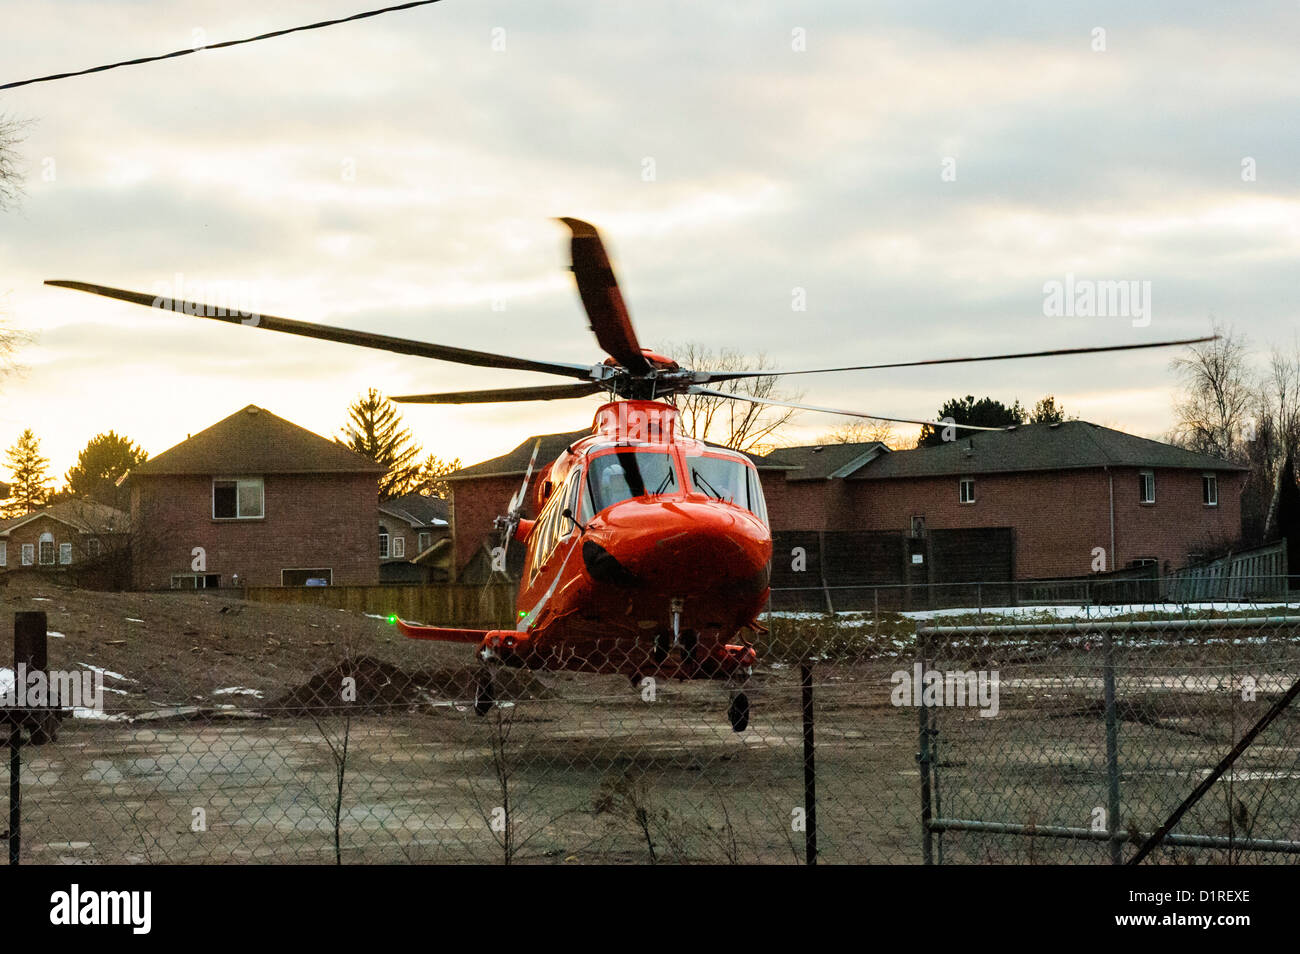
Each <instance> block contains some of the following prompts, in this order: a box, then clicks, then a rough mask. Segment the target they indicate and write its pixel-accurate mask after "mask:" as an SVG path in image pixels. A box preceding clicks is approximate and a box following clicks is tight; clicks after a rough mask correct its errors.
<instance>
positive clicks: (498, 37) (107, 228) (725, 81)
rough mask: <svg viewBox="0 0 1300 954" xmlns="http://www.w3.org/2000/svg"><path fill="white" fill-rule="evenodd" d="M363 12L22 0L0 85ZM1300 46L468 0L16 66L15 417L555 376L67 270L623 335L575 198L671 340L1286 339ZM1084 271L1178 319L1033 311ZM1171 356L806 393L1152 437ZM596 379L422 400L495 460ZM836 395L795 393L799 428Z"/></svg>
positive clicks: (1040, 23)
mask: <svg viewBox="0 0 1300 954" xmlns="http://www.w3.org/2000/svg"><path fill="white" fill-rule="evenodd" d="M371 5H375V6H377V5H380V3H379V2H378V0H371V2H370V3H367V0H311V2H303V0H277V2H274V3H265V2H264V3H248V2H242V0H236V2H230V0H223V2H217V0H172V2H163V0H120V2H103V0H101V2H80V0H57V2H55V0H46V2H39V0H36V2H22V3H17V2H13V3H11V4H9V5H8V7H7V9H6V11H5V14H6V15H5V20H6V28H5V29H4V31H3V33H2V34H0V83H3V82H10V81H13V80H19V79H25V78H28V77H31V76H39V75H44V74H48V73H54V72H61V71H65V70H71V69H79V68H83V67H87V66H92V65H97V64H100V63H106V62H111V61H114V60H120V59H127V58H132V57H136V56H141V55H146V54H151V53H161V52H167V51H170V50H174V49H179V48H186V47H191V46H194V45H196V44H201V43H203V42H205V41H206V42H209V43H211V42H218V41H221V40H225V39H233V38H238V37H242V36H248V35H252V34H256V33H261V32H265V31H269V30H274V29H279V28H284V27H289V26H294V25H297V24H300V23H307V22H311V21H314V20H319V19H324V18H328V17H335V16H341V15H346V14H350V13H354V12H357V11H359V10H363V9H366V8H367V7H368V6H371ZM196 31H197V32H196ZM1298 41H1300V5H1297V4H1296V3H1294V2H1286V3H1280V2H1279V3H1238V4H1223V3H1217V2H1216V3H1207V2H1194V0H1180V2H1152V3H1145V4H1140V5H1134V4H1131V3H1129V2H1091V3H1086V4H1082V3H1056V4H1036V3H1029V2H1023V3H1012V2H1002V3H985V4H979V3H969V2H959V0H951V2H934V3H926V2H903V0H899V2H884V3H871V4H864V3H861V2H857V0H854V2H848V0H843V2H842V0H805V2H783V3H775V2H771V3H764V2H758V3H739V2H726V3H723V2H717V3H708V4H702V3H698V2H685V0H680V2H679V0H660V2H656V3H644V2H640V3H633V2H624V0H599V2H598V0H549V2H547V3H545V4H541V3H537V4H523V3H519V2H506V0H444V2H442V3H439V4H435V5H433V6H429V7H422V8H418V9H415V10H411V11H406V12H400V13H394V14H390V15H387V16H384V17H379V18H375V19H370V20H365V21H361V22H358V23H352V24H346V25H342V26H337V27H331V28H328V29H326V30H319V31H313V32H308V33H300V34H296V35H293V36H289V37H284V38H280V39H275V40H269V41H266V42H261V43H255V44H250V45H247V46H242V47H237V48H234V49H229V50H217V51H208V52H203V53H200V54H198V55H195V56H186V57H181V58H179V59H175V60H170V61H166V62H162V63H155V64H150V65H145V66H138V67H130V68H125V69H121V70H116V71H112V72H107V73H100V74H94V75H90V76H86V77H79V78H73V79H67V80H63V81H59V82H55V83H46V84H38V85H34V86H28V87H24V88H22V89H18V90H12V91H4V92H0V114H4V115H7V116H9V117H11V118H18V119H27V120H30V121H31V125H30V126H29V127H28V129H27V134H26V139H25V141H24V142H23V143H22V145H21V147H20V148H21V155H20V158H21V166H22V168H23V171H24V172H25V175H26V180H25V189H26V195H25V198H24V199H23V201H22V202H21V204H20V205H19V206H18V207H17V208H15V209H13V210H11V211H9V212H6V213H0V307H2V308H3V310H4V312H5V313H6V314H7V315H8V320H9V321H10V322H11V323H12V324H16V325H18V326H19V327H21V328H22V329H24V330H26V331H29V332H31V333H32V335H33V336H34V340H33V343H32V344H31V345H30V346H29V347H28V348H27V349H26V350H25V353H24V355H23V362H24V363H25V365H26V371H25V372H24V374H23V375H22V376H21V377H19V378H16V379H15V378H11V379H9V380H7V381H5V382H3V385H2V389H0V445H2V446H8V445H9V444H11V443H12V442H13V439H14V438H15V437H16V436H17V434H18V432H19V431H20V430H21V429H22V428H24V427H31V428H33V430H35V431H36V433H37V434H38V435H39V436H40V437H41V439H42V442H43V447H44V449H45V451H46V453H47V455H48V456H49V457H50V458H51V459H52V464H53V469H54V470H55V472H56V473H58V474H59V475H62V473H63V472H64V470H66V468H67V467H68V466H70V465H71V464H72V463H73V461H74V460H75V455H76V452H77V450H78V449H80V448H81V447H82V446H84V444H85V442H86V441H87V440H88V439H89V438H90V437H91V436H93V435H94V434H95V433H97V432H100V431H104V430H108V429H114V430H117V431H118V432H119V433H125V434H127V435H129V436H131V437H133V438H134V439H136V440H137V441H139V442H140V443H142V444H143V445H144V447H145V448H146V449H147V450H148V451H149V452H151V453H158V452H160V451H162V450H165V449H166V448H167V447H170V446H171V445H173V444H175V443H176V442H177V441H179V440H183V439H184V438H185V436H186V435H187V434H189V433H193V432H196V431H199V430H201V429H203V428H205V427H207V426H208V425H210V424H212V423H214V422H215V421H216V420H218V419H220V418H222V417H224V416H226V415H227V414H230V413H231V412H233V411H234V410H237V409H238V408H240V407H242V406H244V405H246V404H250V403H254V404H258V405H261V406H263V407H266V408H268V409H270V410H271V411H273V412H274V413H276V414H279V415H281V416H282V417H285V418H288V419H290V420H292V421H294V422H296V423H299V424H301V425H303V426H305V427H308V428H311V429H312V430H315V431H317V432H319V433H321V434H326V435H331V436H332V435H334V434H336V433H337V431H338V428H339V426H340V425H341V424H342V422H343V419H344V416H345V410H346V407H347V405H348V404H349V402H350V401H351V400H352V399H353V398H354V397H356V396H357V395H358V394H359V393H360V392H362V391H364V390H365V389H366V388H367V387H370V386H374V387H377V388H379V389H381V390H383V391H385V392H387V393H392V394H401V393H405V392H412V391H417V392H418V391H429V390H444V389H445V390H453V389H459V388H486V387H498V386H499V387H506V386H512V385H519V384H527V383H534V382H535V383H556V379H545V378H539V377H538V376H536V375H532V374H528V373H522V372H507V371H494V370H490V369H479V368H463V367H458V366H454V365H448V364H444V363H440V362H433V361H427V360H421V359H416V358H407V357H401V356H397V355H387V354H384V353H381V352H373V351H367V350H362V349H356V348H350V347H348V346H344V345H337V344H329V343H324V342H312V341H307V340H303V339H298V338H294V337H290V336H284V335H276V334H272V333H269V332H264V331H258V330H255V329H250V328H241V327H232V326H229V325H224V324H220V323H217V322H204V321H201V320H199V319H195V318H186V317H184V316H176V315H172V314H167V313H162V312H154V311H150V310H146V309H143V308H139V307H137V306H131V305H126V304H119V303H116V302H111V301H107V300H104V299H96V298H92V297H89V296H85V295H81V294H78V293H75V292H70V291H64V290H59V289H54V288H47V287H44V286H43V285H42V284H41V282H42V281H43V280H44V279H46V278H65V279H77V280H83V281H91V282H97V283H101V284H108V285H116V286H119V287H126V288H135V289H140V290H143V291H149V292H156V291H159V290H166V289H169V288H174V287H176V286H178V285H179V286H182V287H184V288H186V289H212V290H222V289H225V290H227V293H230V294H237V295H239V296H241V297H242V298H243V299H245V300H247V301H248V302H249V303H250V304H252V305H253V306H254V307H255V308H256V309H257V310H259V311H261V312H264V313H269V314H275V315H282V316H286V317H292V318H300V319H304V320H309V321H321V322H326V323H330V324H336V325H344V326H348V327H355V328H363V329H367V330H371V331H376V332H384V333H388V334H394V335H399V336H404V337H413V338H423V339H427V340H432V341H438V342H441V343H445V344H451V345H458V346H462V347H468V348H477V349H483V350H491V351H508V352H512V353H519V354H524V355H529V356H534V357H538V358H549V359H556V360H561V361H581V362H586V361H596V360H599V359H600V358H601V357H602V356H601V355H600V354H599V353H598V350H597V348H596V346H595V342H594V340H592V338H591V336H590V333H589V332H588V330H587V327H586V321H585V317H584V316H583V314H582V311H581V306H580V304H579V302H578V299H577V296H576V293H575V291H574V288H573V286H572V280H571V276H570V275H569V274H568V272H567V271H566V267H567V264H568V261H567V242H566V238H567V232H566V230H565V229H563V228H562V227H561V226H560V225H558V224H557V223H556V222H554V221H553V220H552V217H553V216H557V215H572V216H577V217H581V218H586V219H589V220H590V221H592V222H593V223H595V224H596V225H597V226H599V227H600V228H601V229H602V231H603V232H604V235H605V238H606V241H607V243H608V244H609V247H610V250H611V252H612V254H613V256H614V258H615V267H616V268H617V269H618V271H619V275H620V280H621V282H622V286H623V291H624V294H625V296H626V297H627V300H628V303H629V306H630V308H631V310H632V314H633V318H634V320H635V321H636V323H637V327H638V330H639V332H640V335H641V338H642V343H643V344H646V345H647V346H651V347H654V346H659V345H662V344H664V343H665V342H685V341H695V342H699V343H700V344H702V345H704V346H706V347H711V348H715V349H716V348H723V347H732V348H738V349H741V350H743V351H746V352H760V351H761V352H765V353H766V354H767V355H768V356H770V358H771V359H772V360H773V361H774V362H775V363H776V364H777V365H779V366H781V367H785V368H799V367H817V366H822V365H832V366H833V365H838V364H844V363H867V362H876V361H882V360H903V359H908V358H922V357H937V356H946V355H956V354H974V353H992V352H998V351H1019V350H1036V349H1039V348H1046V347H1068V346H1079V345H1088V344H1102V343H1132V342H1140V341H1150V340H1157V339H1160V338H1180V337H1188V336H1192V335H1196V334H1200V333H1203V332H1204V331H1205V330H1206V328H1207V326H1208V322H1209V318H1210V316H1211V315H1213V316H1217V317H1218V318H1219V319H1221V320H1224V321H1229V322H1232V323H1233V325H1234V326H1235V327H1236V328H1237V329H1239V330H1240V331H1242V332H1245V333H1246V334H1247V335H1248V336H1249V337H1250V339H1251V342H1252V344H1254V345H1255V346H1256V347H1257V348H1258V349H1260V350H1261V351H1262V350H1266V349H1267V347H1268V346H1269V345H1270V344H1271V343H1287V344H1289V343H1290V342H1291V341H1292V340H1293V338H1294V335H1295V333H1296V331H1295V329H1296V326H1297V322H1296V318H1297V314H1298V311H1300V309H1298V308H1297V301H1296V290H1297V288H1298V287H1300V135H1298V133H1300V130H1298V129H1297V122H1300V120H1298V118H1297V117H1300V69H1297V68H1296V66H1297V59H1296V49H1297V45H1298ZM651 171H652V172H653V175H650V174H649V172H651ZM1067 275H1073V276H1074V280H1075V281H1076V282H1078V281H1085V282H1086V281H1134V282H1139V283H1145V282H1149V283H1150V284H1149V286H1143V285H1139V286H1137V287H1138V288H1139V289H1141V288H1143V287H1146V288H1149V289H1150V301H1149V303H1147V305H1148V307H1149V312H1148V313H1147V314H1146V315H1145V316H1143V315H1124V316H1101V315H1092V316H1080V315H1073V316H1066V315H1054V314H1045V295H1044V286H1045V284H1047V283H1050V282H1053V281H1060V282H1064V281H1065V279H1066V276H1067ZM795 289H803V290H804V294H805V295H806V310H803V311H798V310H794V308H793V305H792V303H793V300H794V299H793V296H794V294H795V293H794V290H795ZM494 300H496V301H497V302H499V303H501V304H504V310H499V309H494V307H493V303H494ZM1048 310H1050V309H1048ZM1169 358H1170V354H1169V353H1161V352H1137V353H1132V354H1127V355H1118V356H1104V357H1090V358H1089V357H1084V358H1069V359H1056V360H1044V361H1038V362H1006V363H997V364H985V365H970V366H956V367H954V368H947V369H944V368H934V369H927V370H912V371H888V372H868V373H850V374H842V375H824V376H815V377H807V378H799V379H793V381H795V382H797V385H792V387H791V388H790V390H791V391H792V392H801V393H802V395H803V399H804V400H805V401H807V402H810V403H820V404H829V405H834V406H840V407H852V408H858V409H861V410H864V411H873V412H877V413H882V414H898V415H903V416H916V415H921V416H928V415H930V414H933V413H934V411H935V410H936V409H937V408H938V406H939V405H940V404H941V403H942V402H943V401H944V400H945V399H947V398H949V397H951V396H954V395H963V394H967V393H973V394H976V395H984V394H989V395H992V396H994V397H997V398H999V399H1002V400H1005V401H1007V402H1010V401H1011V400H1012V399H1015V398H1020V399H1021V400H1022V401H1024V402H1026V403H1029V404H1032V402H1033V401H1034V400H1036V399H1037V398H1039V397H1040V396H1042V395H1043V394H1045V393H1048V392H1054V393H1055V394H1056V395H1057V397H1058V399H1060V400H1061V401H1062V402H1063V403H1064V405H1065V407H1066V409H1067V410H1068V411H1069V412H1072V413H1074V414H1077V415H1079V416H1081V417H1083V418H1085V419H1089V420H1093V421H1096V422H1098V423H1104V424H1109V425H1112V426H1118V427H1121V428H1124V429H1126V430H1129V431H1132V432H1134V433H1138V434H1144V435H1149V436H1155V435H1159V434H1161V433H1163V432H1164V431H1166V430H1167V428H1168V427H1169V424H1170V404H1171V397H1172V392H1173V387H1174V379H1173V376H1172V374H1171V373H1170V371H1169ZM595 404H596V402H595V400H594V399H586V400H578V401H564V402H555V403H550V404H540V405H519V406H513V407H512V406H481V407H470V408H466V407H449V408H424V407H415V408H411V409H409V410H408V411H407V412H406V418H407V421H408V423H409V424H410V426H411V427H412V429H413V430H414V431H415V432H416V435H417V437H418V438H419V439H420V440H421V441H422V442H423V443H424V445H425V447H426V449H427V450H429V451H432V452H435V453H438V454H439V455H441V456H444V457H451V456H460V457H462V458H464V459H465V460H466V461H473V460H479V459H483V458H485V457H489V456H493V455H495V454H497V453H500V452H502V451H504V450H505V449H507V448H509V447H511V446H513V445H514V444H516V443H517V442H519V441H520V440H521V439H523V438H524V437H525V436H527V435H528V434H530V433H539V432H549V431H563V430H572V429H576V428H579V427H582V426H584V425H585V424H586V423H588V422H589V420H590V416H591V412H592V410H593V409H594V406H595ZM837 423H839V422H838V420H837V419H834V418H827V417H825V416H822V415H816V414H802V415H801V416H800V417H798V418H797V419H796V422H795V426H794V427H792V429H791V430H790V431H788V432H787V434H786V435H785V436H786V438H787V439H789V440H791V441H798V440H803V439H813V438H815V437H816V436H817V435H818V434H820V433H822V432H824V431H826V430H827V429H829V428H830V427H833V426H834V425H836V424H837Z"/></svg>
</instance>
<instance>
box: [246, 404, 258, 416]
mask: <svg viewBox="0 0 1300 954" xmlns="http://www.w3.org/2000/svg"><path fill="white" fill-rule="evenodd" d="M259 410H261V409H260V408H256V407H253V405H251V404H250V405H249V406H248V407H246V408H244V413H245V414H251V415H256V414H257V412H258V411H259Z"/></svg>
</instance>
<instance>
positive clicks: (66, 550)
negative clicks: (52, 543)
mask: <svg viewBox="0 0 1300 954" xmlns="http://www.w3.org/2000/svg"><path fill="white" fill-rule="evenodd" d="M71 562H72V544H71V543H60V544H59V563H61V564H63V565H64V566H67V565H68V564H69V563H71Z"/></svg>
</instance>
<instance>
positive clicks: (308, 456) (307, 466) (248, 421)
mask: <svg viewBox="0 0 1300 954" xmlns="http://www.w3.org/2000/svg"><path fill="white" fill-rule="evenodd" d="M383 472H384V468H383V467H382V466H381V465H379V464H376V463H375V462H374V461H372V460H370V459H369V458H367V457H363V456H361V455H360V454H358V453H356V452H354V451H352V450H349V449H348V448H347V447H345V446H343V445H342V444H339V443H337V442H336V441H331V440H327V439H326V438H324V437H321V436H320V435H319V434H313V433H312V432H311V431H309V430H307V429H306V428H302V427H299V426H298V425H297V424H291V423H290V422H288V421H286V420H285V419H284V418H282V417H276V416H275V415H274V414H272V413H271V412H270V411H268V410H265V409H264V408H260V407H258V406H256V405H255V404H250V405H248V407H246V408H244V409H243V410H240V411H236V412H235V413H234V414H232V415H230V416H229V417H227V418H226V419H225V420H221V421H218V422H217V423H216V424H213V425H212V426H211V427H209V428H208V429H207V430H205V431H200V432H199V433H197V434H195V435H194V436H193V437H191V438H190V439H189V440H186V441H182V442H181V443H179V444H177V445H176V446H175V447H173V448H171V449H170V450H165V451H163V452H162V453H161V454H159V455H158V456H157V457H154V458H153V459H152V460H148V461H146V462H145V463H143V464H141V465H139V466H138V467H136V468H134V469H133V470H132V471H131V475H132V476H151V477H152V476H158V475H162V474H236V473H238V474H353V473H356V474H382V473H383Z"/></svg>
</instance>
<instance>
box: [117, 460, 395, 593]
mask: <svg viewBox="0 0 1300 954" xmlns="http://www.w3.org/2000/svg"><path fill="white" fill-rule="evenodd" d="M378 506H379V485H378V481H377V480H376V478H375V476H374V475H373V474H269V475H267V476H266V478H265V513H266V516H265V517H264V518H263V519H261V520H239V521H234V520H213V519H212V479H211V478H210V477H201V476H158V477H138V478H136V480H135V486H134V489H133V491H132V495H131V514H132V523H133V526H135V527H137V528H138V530H137V539H136V541H135V546H134V549H135V552H136V557H135V585H136V586H138V587H140V588H142V589H160V588H161V589H165V588H167V587H169V586H170V585H171V576H172V574H173V573H191V572H194V571H193V570H191V569H190V564H191V561H192V559H193V558H192V557H191V555H190V554H191V551H192V550H193V548H194V547H203V548H204V549H205V550H206V556H207V569H206V571H205V572H207V573H219V574H221V583H222V585H223V586H226V585H229V584H230V582H231V579H232V577H233V576H234V575H235V574H238V575H239V582H240V583H241V584H243V583H246V584H249V585H251V586H279V585H280V571H281V570H282V569H316V568H321V567H328V568H329V569H331V570H332V571H333V582H334V583H335V584H336V585H349V584H377V583H378V582H379V524H378V521H377V520H376V508H377V507H378Z"/></svg>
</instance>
